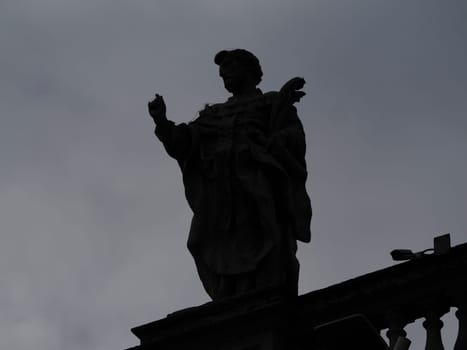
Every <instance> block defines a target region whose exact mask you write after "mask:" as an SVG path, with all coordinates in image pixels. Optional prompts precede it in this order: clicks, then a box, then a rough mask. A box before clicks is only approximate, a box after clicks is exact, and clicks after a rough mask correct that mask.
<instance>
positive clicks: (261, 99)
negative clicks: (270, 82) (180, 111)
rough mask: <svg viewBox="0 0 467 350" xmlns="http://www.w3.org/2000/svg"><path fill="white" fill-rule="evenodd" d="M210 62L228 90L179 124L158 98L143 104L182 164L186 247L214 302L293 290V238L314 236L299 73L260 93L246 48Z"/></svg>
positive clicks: (256, 67) (295, 276)
mask: <svg viewBox="0 0 467 350" xmlns="http://www.w3.org/2000/svg"><path fill="white" fill-rule="evenodd" d="M214 62H215V63H216V64H217V65H219V73H220V76H221V78H222V79H223V81H224V86H225V88H226V89H227V90H228V91H229V92H230V93H232V97H230V98H229V99H228V100H227V102H225V103H219V104H214V105H207V106H206V107H205V108H204V109H203V110H202V111H201V112H200V113H199V116H198V118H197V119H195V120H194V121H192V122H190V123H187V124H185V123H182V124H179V125H175V123H174V122H172V121H170V120H168V119H167V117H166V106H165V103H164V100H163V98H162V96H160V95H158V94H156V98H155V99H154V100H153V101H151V102H149V103H148V108H149V114H150V115H151V117H152V118H153V119H154V122H155V124H156V131H155V133H156V135H157V137H158V138H159V139H160V140H161V141H162V143H163V144H164V146H165V149H166V151H167V153H168V154H169V155H170V156H171V157H173V158H175V159H176V160H177V161H178V163H179V165H180V168H181V170H182V172H183V182H184V185H185V194H186V198H187V201H188V203H189V205H190V207H191V209H192V211H193V214H194V215H193V219H192V223H191V228H190V234H189V238H188V249H189V250H190V252H191V254H192V255H193V257H194V260H195V263H196V267H197V269H198V273H199V276H200V278H201V281H202V283H203V285H204V288H205V289H206V291H207V293H208V294H209V295H210V296H211V298H212V299H213V300H218V299H222V298H225V297H230V296H237V295H240V294H244V293H247V292H250V291H253V290H256V289H263V288H268V287H280V288H285V290H286V291H288V292H290V293H293V294H296V293H297V286H298V271H299V264H298V260H297V259H296V256H295V253H296V250H297V243H296V240H300V241H303V242H309V241H310V220H311V205H310V200H309V197H308V195H307V193H306V189H305V181H306V178H307V171H306V163H305V148H306V146H305V134H304V131H303V127H302V124H301V122H300V120H299V118H298V116H297V111H296V108H295V107H294V105H293V104H294V103H295V102H298V101H299V100H300V98H301V97H302V96H304V95H305V93H304V92H302V91H299V90H300V89H301V88H303V86H304V84H305V81H304V80H303V79H302V78H294V79H292V80H290V81H289V82H288V83H286V84H285V85H284V86H283V87H282V89H281V90H280V91H279V92H268V93H265V94H263V93H262V92H261V90H259V89H257V88H256V86H257V85H258V84H259V82H260V81H261V78H262V75H263V72H262V70H261V66H260V64H259V61H258V59H257V58H256V56H254V55H253V54H252V53H250V52H248V51H246V50H242V49H236V50H231V51H221V52H219V53H218V54H217V55H216V56H215V58H214Z"/></svg>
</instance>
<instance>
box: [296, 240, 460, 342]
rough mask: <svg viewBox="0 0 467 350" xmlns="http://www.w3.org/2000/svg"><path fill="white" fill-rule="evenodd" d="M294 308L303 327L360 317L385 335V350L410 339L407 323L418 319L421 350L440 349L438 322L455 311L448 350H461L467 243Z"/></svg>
mask: <svg viewBox="0 0 467 350" xmlns="http://www.w3.org/2000/svg"><path fill="white" fill-rule="evenodd" d="M299 305H300V306H301V309H302V310H301V312H300V316H299V317H300V320H301V321H300V324H304V325H307V327H308V326H316V325H318V324H320V323H325V322H330V321H332V320H335V319H338V318H341V317H345V316H347V315H351V314H363V315H365V316H366V317H367V318H368V319H369V320H370V321H371V323H372V324H373V325H374V326H375V327H376V328H377V329H378V330H380V331H385V333H386V335H387V337H388V340H389V345H390V348H391V349H393V348H394V346H395V343H396V341H397V339H398V337H399V336H404V337H408V338H410V336H408V335H407V332H406V331H405V328H406V326H407V325H408V324H410V323H412V322H414V321H416V320H419V319H423V320H424V322H423V327H424V328H425V330H426V345H425V350H444V345H443V341H442V327H443V322H442V321H441V317H442V316H443V315H445V314H446V313H448V312H449V311H450V310H451V309H453V308H456V309H457V311H456V312H455V315H456V317H457V319H458V322H459V332H458V335H457V339H456V342H455V345H454V350H467V244H462V245H459V246H457V247H453V248H451V249H450V250H448V251H445V252H443V253H442V254H432V255H425V256H421V257H418V258H416V259H413V260H411V261H408V262H404V263H401V264H398V265H395V266H392V267H389V268H386V269H383V270H379V271H376V272H373V273H370V274H367V275H364V276H361V277H357V278H355V279H352V280H349V281H346V282H343V283H340V284H337V285H333V286H331V287H328V288H325V289H321V290H318V291H314V292H311V293H308V294H305V295H302V296H300V297H299ZM310 322H311V323H312V324H311V325H310Z"/></svg>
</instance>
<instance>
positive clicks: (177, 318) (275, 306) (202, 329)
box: [129, 290, 299, 350]
mask: <svg viewBox="0 0 467 350" xmlns="http://www.w3.org/2000/svg"><path fill="white" fill-rule="evenodd" d="M296 301H297V297H290V296H285V295H284V294H283V293H280V292H278V291H277V290H268V291H262V292H258V293H252V294H248V295H244V296H241V297H236V298H231V299H226V300H223V301H219V302H210V303H207V304H204V305H201V306H197V307H193V308H189V309H184V310H181V311H177V312H175V313H172V314H169V315H168V316H167V317H166V318H164V319H161V320H158V321H154V322H151V323H148V324H145V325H142V326H139V327H135V328H133V329H132V332H133V334H135V335H136V336H137V337H138V338H139V340H140V342H141V345H139V346H136V347H133V348H131V349H129V350H182V349H183V350H187V349H195V350H198V349H200V350H201V349H202V350H283V349H284V350H285V349H287V350H291V349H294V348H296V343H297V342H298V341H299V339H298V337H297V328H296V314H297V313H296V310H297V307H296Z"/></svg>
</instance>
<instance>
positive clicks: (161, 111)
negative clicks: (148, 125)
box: [148, 94, 167, 124]
mask: <svg viewBox="0 0 467 350" xmlns="http://www.w3.org/2000/svg"><path fill="white" fill-rule="evenodd" d="M148 111H149V114H150V116H151V117H152V119H153V120H154V123H156V124H159V123H164V122H167V116H166V111H167V108H166V106H165V102H164V98H163V97H162V96H161V95H159V94H156V98H155V99H154V100H152V101H149V102H148Z"/></svg>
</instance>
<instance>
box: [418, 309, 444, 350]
mask: <svg viewBox="0 0 467 350" xmlns="http://www.w3.org/2000/svg"><path fill="white" fill-rule="evenodd" d="M447 311H449V309H448V310H446V308H440V307H439V308H433V309H431V310H428V311H427V313H426V317H425V321H424V322H423V327H424V328H425V330H426V345H425V350H444V346H443V340H442V338H441V328H443V321H441V316H443V315H444V314H445V313H446V312H447Z"/></svg>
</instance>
